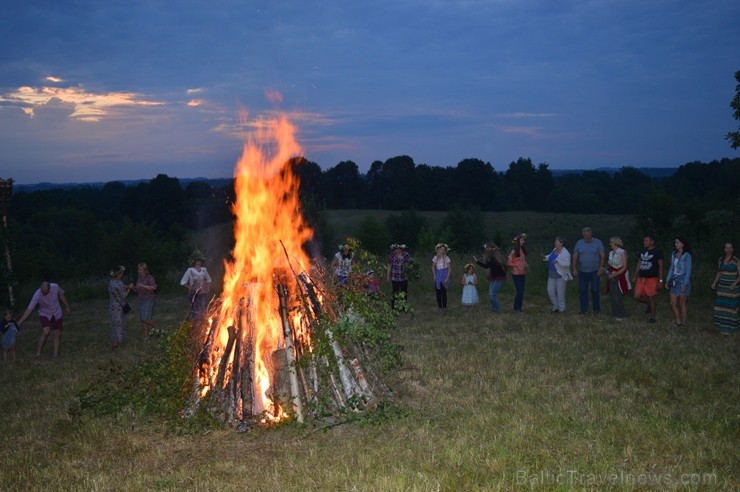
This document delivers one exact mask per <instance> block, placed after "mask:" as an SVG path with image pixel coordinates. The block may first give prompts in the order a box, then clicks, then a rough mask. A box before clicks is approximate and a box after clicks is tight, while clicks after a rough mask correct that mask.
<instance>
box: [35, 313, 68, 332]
mask: <svg viewBox="0 0 740 492" xmlns="http://www.w3.org/2000/svg"><path fill="white" fill-rule="evenodd" d="M40 318H41V327H42V328H51V329H52V330H59V331H62V326H63V325H64V323H63V321H62V318H59V319H57V318H56V316H52V317H51V319H49V318H47V317H46V316H40Z"/></svg>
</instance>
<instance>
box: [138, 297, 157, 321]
mask: <svg viewBox="0 0 740 492" xmlns="http://www.w3.org/2000/svg"><path fill="white" fill-rule="evenodd" d="M153 317H154V301H144V302H139V319H140V320H141V321H149V320H151V319H152V318H153Z"/></svg>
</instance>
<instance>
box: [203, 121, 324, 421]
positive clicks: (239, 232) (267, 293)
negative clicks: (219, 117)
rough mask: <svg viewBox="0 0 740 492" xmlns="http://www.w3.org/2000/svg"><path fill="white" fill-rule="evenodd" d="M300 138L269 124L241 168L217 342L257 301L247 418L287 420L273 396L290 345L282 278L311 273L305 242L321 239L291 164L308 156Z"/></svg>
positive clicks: (281, 124)
mask: <svg viewBox="0 0 740 492" xmlns="http://www.w3.org/2000/svg"><path fill="white" fill-rule="evenodd" d="M295 133H296V129H295V127H294V126H293V125H292V124H291V123H290V122H289V121H288V119H287V118H286V117H285V116H281V117H279V118H276V119H274V120H270V121H266V122H262V123H261V124H260V125H259V126H258V128H257V130H256V131H255V133H254V134H253V135H252V136H251V137H250V138H249V140H248V141H247V143H246V144H245V146H244V151H243V154H242V156H241V158H240V159H239V162H238V163H237V165H236V169H235V182H234V187H235V191H236V202H235V203H234V206H233V211H234V214H235V215H236V222H235V224H234V235H235V246H234V251H233V260H231V261H227V262H226V263H225V274H224V285H223V293H222V304H221V307H220V312H219V314H218V330H219V331H218V332H217V333H216V337H215V338H214V339H213V343H214V345H215V344H220V345H221V346H225V345H226V344H227V341H228V336H229V335H228V331H227V327H229V326H235V325H236V324H237V323H238V322H240V321H239V320H236V319H235V316H236V314H235V313H238V312H240V305H244V303H245V299H247V298H249V302H250V303H251V309H250V316H251V320H250V326H253V332H252V333H251V341H252V343H253V347H254V353H253V358H254V373H253V374H252V381H253V395H252V397H253V398H252V399H253V403H252V404H253V408H252V409H243V413H244V414H250V413H251V414H252V415H259V414H261V413H263V412H265V414H266V415H268V416H269V415H272V417H273V418H281V415H282V410H281V409H279V408H274V407H273V401H272V400H271V398H270V388H271V381H270V377H271V374H272V373H273V371H272V368H271V357H272V354H273V352H274V351H275V350H276V349H278V348H281V347H283V346H284V340H283V332H282V325H281V321H280V317H279V314H278V309H279V300H278V297H277V295H276V292H275V288H274V278H275V275H279V274H280V272H287V271H289V270H290V266H291V265H292V266H293V267H294V268H296V269H300V270H307V269H308V267H309V258H308V256H307V255H306V254H305V252H304V251H303V245H304V244H305V243H306V242H307V241H308V240H310V239H311V237H312V234H313V232H312V230H311V229H310V228H309V227H308V226H307V225H306V223H305V221H304V219H303V217H302V215H301V210H300V203H299V199H298V186H299V182H298V180H297V178H296V177H295V176H294V175H293V173H292V172H291V169H290V165H289V164H288V163H289V160H290V159H291V158H293V157H296V156H298V155H299V154H300V152H301V148H300V146H299V145H298V143H297V142H296V139H295ZM283 248H285V249H283ZM286 252H287V256H288V258H289V259H290V264H289V262H288V258H286ZM244 336H246V334H245V335H244ZM244 342H245V343H247V341H246V340H244ZM214 384H215V381H213V380H212V379H210V380H209V381H201V386H202V389H203V392H204V393H205V392H207V391H208V388H210V387H212V385H214Z"/></svg>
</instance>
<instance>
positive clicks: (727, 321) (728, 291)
mask: <svg viewBox="0 0 740 492" xmlns="http://www.w3.org/2000/svg"><path fill="white" fill-rule="evenodd" d="M738 283H740V260H738V258H737V256H735V250H734V248H733V247H732V243H726V244H725V248H724V254H723V255H722V257H721V258H720V259H719V261H718V262H717V275H716V276H715V277H714V281H713V282H712V290H715V291H716V293H717V295H716V297H715V298H714V316H713V317H714V326H716V327H717V328H718V329H719V330H720V332H722V333H724V334H728V335H729V334H731V333H737V328H738V320H737V307H738V301H740V289H738Z"/></svg>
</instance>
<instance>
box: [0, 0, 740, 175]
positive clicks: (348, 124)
mask: <svg viewBox="0 0 740 492" xmlns="http://www.w3.org/2000/svg"><path fill="white" fill-rule="evenodd" d="M7 14H8V15H3V16H2V18H0V40H1V41H2V43H3V46H4V50H3V53H1V54H0V145H1V146H2V148H3V149H4V151H3V152H2V153H1V154H0V175H3V174H11V175H14V177H16V179H17V180H18V181H19V182H35V181H42V180H43V181H63V180H65V179H66V176H69V173H68V172H67V171H66V170H68V169H76V170H78V171H76V172H78V173H79V175H80V176H89V179H90V180H108V179H124V178H141V177H144V178H147V177H152V176H154V175H156V174H157V173H159V172H164V173H167V174H170V175H172V176H178V177H186V176H201V175H205V176H212V177H216V176H228V175H230V173H231V172H232V170H233V165H234V163H235V161H236V158H237V157H238V154H239V152H240V148H241V144H242V143H243V141H244V137H245V132H246V131H248V129H249V128H250V121H251V122H252V123H251V124H254V122H258V121H259V119H260V118H264V117H265V116H266V115H269V114H271V113H272V112H273V111H276V110H284V111H286V112H288V113H289V114H291V115H293V117H294V118H295V123H296V125H297V126H298V130H299V133H298V138H299V142H300V143H301V144H302V146H303V149H304V153H305V155H306V157H307V158H308V159H310V160H313V161H315V162H318V163H319V164H320V165H321V166H322V167H324V168H328V167H330V166H333V165H335V164H337V163H338V162H340V161H343V160H353V161H355V162H357V163H358V165H359V166H360V168H361V169H363V170H366V169H367V168H368V167H369V164H370V163H371V162H372V161H374V160H385V159H387V158H388V157H392V156H394V155H398V154H407V155H410V156H412V157H413V158H414V160H415V161H416V162H417V163H428V164H431V165H445V166H446V165H456V164H457V162H458V161H460V160H462V159H464V158H467V157H471V156H474V157H479V158H481V159H483V160H485V161H490V162H492V163H493V164H494V166H495V167H496V168H497V169H499V170H501V169H505V168H506V166H508V163H509V162H511V161H514V160H516V159H517V158H518V157H520V156H524V157H531V158H532V159H533V161H535V162H548V163H549V164H550V165H551V166H552V167H553V168H594V167H600V166H621V165H633V166H652V165H656V166H669V165H670V166H676V165H680V164H683V163H685V162H688V161H692V160H704V161H708V160H711V159H715V158H721V157H725V156H732V155H733V151H731V149H729V146H728V145H727V143H726V142H725V141H724V140H723V136H724V134H725V133H726V132H727V131H730V130H732V129H734V128H735V127H736V124H735V123H734V120H733V119H732V116H731V114H732V113H731V110H730V108H729V102H730V100H731V99H732V96H733V95H734V77H733V75H734V72H735V71H736V70H740V65H739V64H738V62H739V61H740V60H739V59H738V54H737V46H740V25H739V23H738V22H737V19H738V18H740V4H738V2H736V1H734V0H732V1H730V0H653V1H651V2H644V1H641V0H623V1H620V2H606V1H603V0H564V1H561V2H552V1H551V0H466V1H458V0H454V1H453V0H434V1H431V2H430V1H428V0H427V1H422V0H394V1H390V0H379V1H378V2H371V3H362V2H359V3H354V4H353V3H346V2H345V3H342V2H319V1H315V0H303V1H298V0H280V1H276V2H252V1H241V0H221V1H219V2H200V1H195V0H184V1H182V2H178V3H177V5H176V7H175V6H173V4H172V3H171V2H167V1H165V0H131V1H130V2H125V3H118V2H97V1H93V0H80V1H76V2H73V3H69V2H57V3H54V2H47V1H41V0H29V1H27V2H18V3H14V4H10V5H8V6H7ZM245 111H246V113H247V114H248V115H249V117H248V119H247V120H246V121H245V120H244V119H243V116H242V115H243V114H244V112H245ZM31 116H32V117H31ZM735 155H736V153H735ZM85 173H87V174H85Z"/></svg>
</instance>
